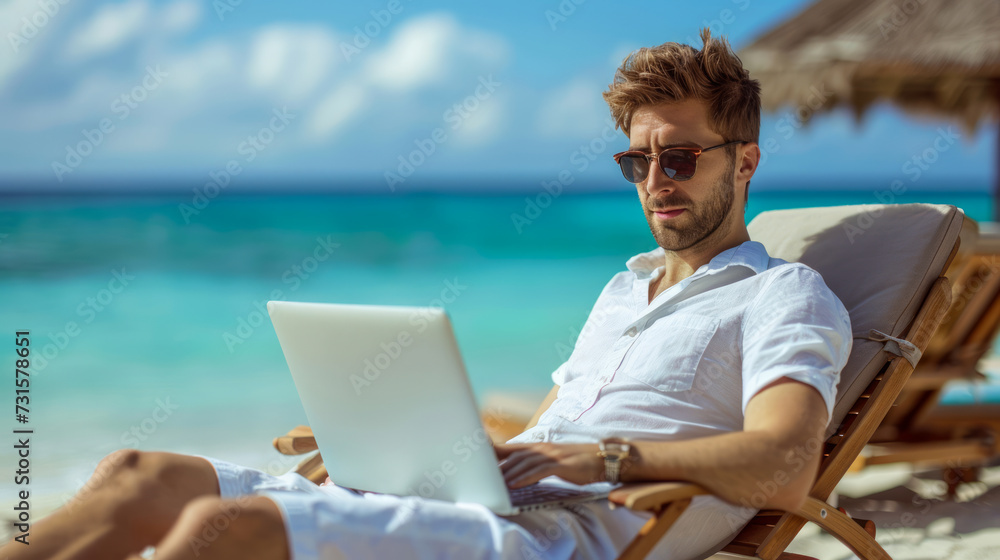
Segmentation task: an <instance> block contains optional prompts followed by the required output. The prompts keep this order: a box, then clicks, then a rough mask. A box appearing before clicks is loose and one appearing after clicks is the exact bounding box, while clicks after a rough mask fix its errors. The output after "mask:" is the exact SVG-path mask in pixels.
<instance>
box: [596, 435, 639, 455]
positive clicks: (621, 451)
mask: <svg viewBox="0 0 1000 560" xmlns="http://www.w3.org/2000/svg"><path fill="white" fill-rule="evenodd" d="M631 447H632V446H631V445H629V443H628V441H626V440H624V439H622V438H607V439H605V440H602V441H601V445H600V448H601V451H603V452H605V453H607V454H608V455H613V456H618V457H621V456H624V455H628V452H629V449H631Z"/></svg>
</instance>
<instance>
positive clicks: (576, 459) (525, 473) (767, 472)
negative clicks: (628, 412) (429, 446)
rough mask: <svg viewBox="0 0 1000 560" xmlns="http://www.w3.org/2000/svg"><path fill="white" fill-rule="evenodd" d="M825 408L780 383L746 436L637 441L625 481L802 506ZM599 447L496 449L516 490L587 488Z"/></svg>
mask: <svg viewBox="0 0 1000 560" xmlns="http://www.w3.org/2000/svg"><path fill="white" fill-rule="evenodd" d="M826 419H827V409H826V404H825V402H824V401H823V398H822V396H820V394H819V392H818V391H817V390H816V389H814V388H813V387H811V386H809V385H806V384H805V383H801V382H799V381H794V380H792V379H789V378H781V379H779V380H777V381H775V382H773V383H771V384H770V385H768V386H767V387H766V388H764V389H763V390H762V391H760V392H759V393H757V395H755V396H754V397H753V399H751V400H750V402H749V404H748V405H747V410H746V414H745V416H744V425H743V431H741V432H733V433H728V434H721V435H718V436H710V437H705V438H696V439H691V440H685V441H656V442H654V441H633V442H632V443H633V446H632V449H633V455H634V459H633V460H631V461H630V463H629V464H628V465H626V466H625V468H624V469H623V470H622V475H621V476H622V480H623V481H625V482H639V481H655V480H686V481H690V482H695V483H698V484H700V485H702V486H704V487H705V488H707V489H709V490H711V491H712V492H713V493H714V494H716V495H717V496H719V497H720V498H723V499H725V500H727V501H729V502H732V503H735V504H739V505H746V506H751V507H754V508H766V507H774V508H780V509H785V510H795V509H798V508H799V507H800V506H801V505H802V504H803V503H804V502H805V499H806V497H807V496H808V494H809V490H810V489H811V487H812V485H813V482H814V478H815V476H816V469H817V467H818V465H819V459H820V450H821V449H822V448H823V445H822V444H823V441H824V438H823V434H824V431H825V429H826ZM597 451H598V448H597V445H596V444H591V443H588V444H555V443H537V444H510V445H497V456H498V457H499V458H500V459H504V458H506V459H508V460H507V462H506V463H504V464H502V465H501V470H502V471H503V473H504V478H505V480H507V482H508V484H509V485H510V486H511V487H514V488H517V487H521V486H526V485H528V484H531V483H534V482H537V481H539V480H541V479H542V478H545V477H546V476H549V475H557V476H559V477H561V478H563V479H565V480H569V481H571V482H576V483H578V484H585V483H589V482H595V481H598V480H602V479H603V475H604V460H603V459H601V457H600V456H598V454H597Z"/></svg>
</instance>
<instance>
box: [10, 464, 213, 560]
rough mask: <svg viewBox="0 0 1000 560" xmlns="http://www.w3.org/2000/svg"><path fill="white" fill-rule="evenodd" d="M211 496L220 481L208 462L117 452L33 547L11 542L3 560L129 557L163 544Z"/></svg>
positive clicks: (36, 532)
mask: <svg viewBox="0 0 1000 560" xmlns="http://www.w3.org/2000/svg"><path fill="white" fill-rule="evenodd" d="M213 495H214V496H216V497H218V496H219V483H218V478H217V476H216V474H215V470H214V469H213V467H212V465H211V464H210V463H209V462H208V461H206V460H204V459H201V458H198V457H191V456H187V455H179V454H175V453H163V452H152V451H148V452H142V451H136V450H134V449H123V450H119V451H116V452H114V453H111V454H110V455H108V456H107V457H105V458H104V459H102V460H101V462H100V464H98V466H97V469H95V470H94V474H93V475H92V476H91V478H90V480H89V481H87V483H86V484H85V485H84V487H83V488H82V489H81V490H80V491H79V492H78V493H77V495H76V496H74V497H73V499H72V500H71V501H70V502H69V503H67V504H66V505H64V506H63V507H61V508H60V509H58V510H56V511H55V512H53V513H52V514H51V515H49V516H48V517H46V518H44V519H42V520H40V521H38V522H37V523H36V524H34V525H33V526H32V531H31V537H30V542H31V544H29V545H27V546H25V545H24V544H21V543H19V542H14V541H11V542H9V543H8V544H7V545H6V546H4V547H3V548H0V557H2V558H8V559H10V560H40V559H48V558H58V559H60V560H64V559H65V560H70V559H72V560H83V559H89V558H94V559H97V558H100V559H114V558H125V557H126V556H127V555H129V554H134V553H138V552H141V551H142V550H143V549H144V548H145V547H146V546H148V545H150V544H154V543H156V542H158V541H159V540H160V539H162V538H163V537H164V536H165V535H166V534H167V532H168V531H169V530H170V528H171V527H172V526H173V525H174V522H175V521H177V519H178V517H179V516H180V514H181V512H182V511H184V510H185V506H187V505H188V503H189V502H191V501H192V500H194V499H195V498H198V497H199V496H213Z"/></svg>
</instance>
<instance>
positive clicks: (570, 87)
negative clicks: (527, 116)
mask: <svg viewBox="0 0 1000 560" xmlns="http://www.w3.org/2000/svg"><path fill="white" fill-rule="evenodd" d="M606 88H607V85H606V84H603V83H600V82H597V81H595V80H588V79H586V78H577V79H575V80H573V81H572V82H570V83H568V84H566V85H565V86H563V87H560V88H557V89H555V90H553V91H552V92H550V93H549V94H548V95H546V97H545V100H544V101H543V102H542V105H541V107H540V109H539V112H538V118H537V120H536V122H537V123H538V132H539V134H541V135H543V136H550V137H558V136H575V137H579V136H587V135H593V134H596V133H597V132H599V131H600V130H601V128H602V127H603V126H605V125H606V124H607V123H606V122H605V121H607V119H608V106H607V105H606V104H605V103H604V99H603V98H602V97H601V92H602V91H604V90H605V89H606Z"/></svg>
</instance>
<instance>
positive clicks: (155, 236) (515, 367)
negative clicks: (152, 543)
mask: <svg viewBox="0 0 1000 560" xmlns="http://www.w3.org/2000/svg"><path fill="white" fill-rule="evenodd" d="M541 192H543V191H538V193H519V194H502V195H501V194H488V195H459V194H433V193H423V194H407V195H405V196H372V195H361V194H349V195H348V194H342V195H329V194H322V195H320V194H297V195H288V194H252V195H250V194H248V195H239V194H236V193H224V194H222V195H221V196H219V197H218V198H216V199H213V200H211V201H210V202H209V204H208V205H207V206H204V207H203V208H201V209H200V210H198V209H196V208H195V207H194V206H191V205H192V200H191V194H190V192H189V193H178V194H158V195H143V196H129V195H121V194H100V195H97V194H90V195H73V196H70V195H59V196H51V195H50V196H41V195H33V196H28V195H21V196H4V197H2V198H0V317H2V328H3V330H2V332H0V356H6V357H5V358H3V363H4V366H3V368H2V371H4V372H5V373H4V375H5V376H6V378H5V379H4V380H2V381H0V385H2V386H3V387H4V389H3V390H2V391H0V394H2V395H3V400H4V402H5V403H6V404H4V405H3V406H0V410H2V411H4V415H5V416H6V419H5V420H3V421H2V423H0V427H4V426H6V430H5V431H8V433H10V432H9V430H11V429H18V428H23V427H25V425H20V424H18V423H17V422H16V421H15V418H14V406H13V402H14V388H13V377H14V372H13V369H14V333H15V331H18V330H29V331H30V332H31V343H32V349H33V354H32V358H33V362H32V367H33V369H32V372H31V393H30V399H31V400H30V406H29V408H30V419H29V422H28V424H27V427H29V428H31V429H33V430H34V433H33V434H32V447H31V453H32V467H31V468H32V478H31V487H32V493H33V494H32V495H33V496H34V498H33V499H35V500H36V501H35V502H34V504H35V506H34V507H35V508H36V509H35V511H38V512H43V511H46V510H51V509H52V508H53V507H56V506H58V505H60V504H62V503H65V502H66V500H68V499H69V497H70V496H71V495H72V494H73V492H75V491H76V490H77V489H78V488H79V487H80V486H81V485H82V484H83V483H84V481H85V480H86V479H87V478H88V477H89V476H90V474H91V473H92V472H93V470H94V467H95V465H96V464H97V462H98V461H99V460H100V459H101V458H102V457H103V456H105V455H106V454H107V453H109V452H111V451H113V450H115V449H120V448H124V447H133V448H138V449H146V450H167V451H177V452H185V453H196V454H203V455H212V456H215V457H219V458H223V459H227V460H232V461H236V462H241V463H243V464H247V465H252V466H256V467H258V468H264V469H266V470H269V471H271V472H275V473H279V472H284V471H285V470H287V469H288V468H290V467H291V466H292V465H294V463H295V461H294V460H288V459H282V458H280V456H279V455H278V454H277V452H275V451H274V450H273V449H272V448H271V443H270V442H271V439H272V438H273V437H275V436H277V435H279V434H281V433H284V432H285V431H286V430H288V429H290V428H291V427H294V426H295V425H297V424H305V423H306V418H305V414H304V413H303V411H302V408H301V405H300V404H299V400H298V397H297V395H296V392H295V388H294V385H293V383H292V380H291V378H290V376H289V374H288V370H287V367H286V365H285V362H284V358H283V356H282V353H281V349H280V347H279V345H278V341H277V338H276V336H275V334H274V331H273V329H272V327H271V325H270V321H269V320H268V319H267V318H266V316H262V314H261V308H262V305H263V302H266V301H267V300H268V299H286V300H299V301H317V302H344V303H369V304H395V305H421V306H423V305H443V306H444V307H445V308H446V309H447V311H448V312H449V313H450V315H451V317H452V320H453V324H454V327H455V330H456V336H457V338H458V342H459V346H460V348H461V350H462V352H463V355H464V358H465V363H466V367H467V369H468V372H469V375H470V378H471V381H472V385H473V388H474V390H475V392H476V396H477V398H479V399H480V400H481V401H482V400H483V399H485V397H486V396H487V395H490V394H493V393H498V392H514V393H526V394H544V393H545V392H546V391H547V389H548V388H549V387H551V384H552V383H551V380H550V378H549V374H550V373H551V372H552V371H553V370H554V369H555V368H556V367H557V366H558V365H559V364H560V363H562V361H563V360H565V359H566V357H567V356H568V353H569V351H570V350H571V348H572V346H573V343H574V341H575V339H576V336H577V334H578V332H579V329H580V328H581V327H582V326H583V323H584V321H585V319H586V317H587V314H588V313H589V311H590V308H591V306H592V304H593V302H594V300H595V299H596V297H597V296H598V294H599V293H600V291H601V289H602V288H603V287H604V285H605V283H606V282H607V281H608V280H609V279H610V278H611V276H612V275H614V274H615V273H616V272H618V271H620V270H623V269H624V263H625V260H626V259H627V258H628V257H630V256H631V255H633V254H636V253H639V252H642V251H647V250H650V249H653V248H654V247H655V244H654V242H653V239H652V236H651V235H650V232H649V229H648V226H647V224H646V222H645V219H644V218H643V216H642V213H641V211H640V208H639V204H638V202H637V201H636V197H635V193H634V191H629V192H622V193H594V194H568V193H567V194H563V195H561V196H558V197H556V198H554V199H547V198H546V197H545V196H541V197H539V193H541ZM531 202H536V203H539V204H540V206H534V207H532V206H531V204H530V203H531ZM877 202H878V200H877V199H876V198H875V197H874V194H873V191H871V190H866V191H861V190H858V191H850V192H808V193H803V192H786V191H780V192H779V191H773V192H758V193H751V197H750V204H749V207H748V210H747V220H748V221H749V220H750V219H752V218H753V217H754V216H755V215H757V214H758V213H760V212H762V211H765V210H770V209H777V208H796V207H813V206H830V205H840V204H862V203H877ZM895 202H932V203H947V204H954V205H956V206H959V207H961V208H962V209H963V210H965V212H966V213H967V214H968V215H970V216H971V217H972V218H974V219H976V220H980V221H985V220H989V219H990V217H991V216H992V207H993V206H992V205H993V201H992V199H991V198H990V196H989V195H987V194H982V193H963V192H908V193H906V194H905V195H902V196H897V197H896V199H895ZM546 203H547V204H546ZM182 205H188V206H189V207H190V209H195V210H197V213H192V212H190V209H189V211H187V212H185V210H184V208H183V207H182ZM542 206H544V207H542ZM522 218H523V219H522ZM71 325H75V326H71ZM2 341H6V342H5V343H4V342H2ZM946 400H947V401H948V402H950V403H963V402H972V401H974V400H990V401H994V402H1000V384H998V383H997V381H996V380H995V379H994V381H993V383H991V384H988V385H986V386H978V387H968V386H956V387H955V388H954V389H953V390H952V391H950V392H949V394H948V395H947V397H946ZM405 420H406V419H405V418H400V421H405ZM11 437H12V436H8V438H7V439H10V438H11ZM13 443H14V442H13V440H12V439H11V440H10V441H4V442H0V449H2V450H3V451H2V452H0V454H2V457H3V459H2V461H0V469H3V471H4V473H5V474H4V476H2V477H0V507H2V510H0V511H3V512H4V513H0V517H8V516H9V515H8V514H7V513H6V512H10V511H11V510H10V508H9V505H10V504H12V503H13V498H14V492H15V487H14V486H13V485H12V482H13V480H12V477H10V476H7V472H6V471H8V470H12V467H13V466H14V465H15V459H14V456H13V452H12V444H13Z"/></svg>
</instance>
